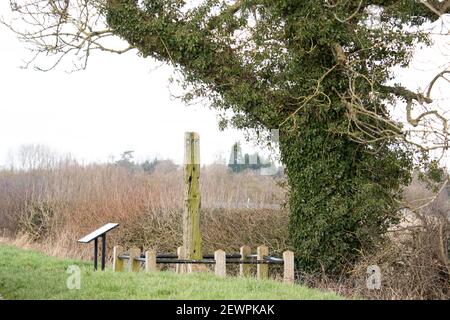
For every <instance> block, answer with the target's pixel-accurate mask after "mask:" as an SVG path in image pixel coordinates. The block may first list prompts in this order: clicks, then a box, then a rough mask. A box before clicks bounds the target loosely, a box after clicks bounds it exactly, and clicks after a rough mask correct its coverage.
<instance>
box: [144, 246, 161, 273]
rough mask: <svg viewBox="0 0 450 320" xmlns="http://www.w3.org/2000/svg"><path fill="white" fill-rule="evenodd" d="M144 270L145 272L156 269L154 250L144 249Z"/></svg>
mask: <svg viewBox="0 0 450 320" xmlns="http://www.w3.org/2000/svg"><path fill="white" fill-rule="evenodd" d="M145 271H146V272H156V271H158V268H157V267H156V251H155V250H148V251H145Z"/></svg>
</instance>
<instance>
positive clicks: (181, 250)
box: [175, 247, 186, 273]
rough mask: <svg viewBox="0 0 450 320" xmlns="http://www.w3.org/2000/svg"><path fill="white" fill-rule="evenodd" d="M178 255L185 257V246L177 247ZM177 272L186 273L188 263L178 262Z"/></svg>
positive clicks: (180, 257)
mask: <svg viewBox="0 0 450 320" xmlns="http://www.w3.org/2000/svg"><path fill="white" fill-rule="evenodd" d="M177 255H178V259H185V254H184V248H183V247H178V248H177ZM175 272H176V273H186V265H185V264H179V263H178V264H176V265H175Z"/></svg>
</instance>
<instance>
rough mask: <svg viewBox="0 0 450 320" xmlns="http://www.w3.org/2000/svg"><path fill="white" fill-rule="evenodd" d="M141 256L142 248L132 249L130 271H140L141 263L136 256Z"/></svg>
mask: <svg viewBox="0 0 450 320" xmlns="http://www.w3.org/2000/svg"><path fill="white" fill-rule="evenodd" d="M140 256H141V250H139V249H138V248H131V249H130V259H129V261H128V271H130V272H131V271H139V269H140V267H141V263H140V262H139V261H138V260H135V259H134V258H139V257H140Z"/></svg>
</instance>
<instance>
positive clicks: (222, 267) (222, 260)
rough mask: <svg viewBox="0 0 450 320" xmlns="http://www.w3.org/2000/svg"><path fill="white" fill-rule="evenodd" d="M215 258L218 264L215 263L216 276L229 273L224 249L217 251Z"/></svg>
mask: <svg viewBox="0 0 450 320" xmlns="http://www.w3.org/2000/svg"><path fill="white" fill-rule="evenodd" d="M214 260H215V262H216V264H215V265H214V272H215V274H216V276H219V277H225V276H226V275H227V267H226V254H225V251H223V250H217V251H215V252H214Z"/></svg>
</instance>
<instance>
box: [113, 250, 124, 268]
mask: <svg viewBox="0 0 450 320" xmlns="http://www.w3.org/2000/svg"><path fill="white" fill-rule="evenodd" d="M122 254H123V247H122V246H115V247H114V248H113V271H114V272H117V271H123V260H122V259H120V258H119V257H120V256H121V255H122Z"/></svg>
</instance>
